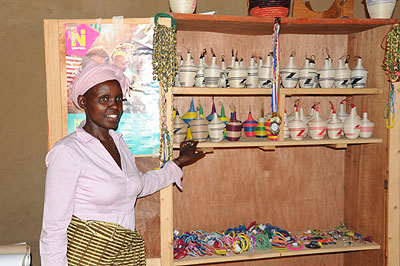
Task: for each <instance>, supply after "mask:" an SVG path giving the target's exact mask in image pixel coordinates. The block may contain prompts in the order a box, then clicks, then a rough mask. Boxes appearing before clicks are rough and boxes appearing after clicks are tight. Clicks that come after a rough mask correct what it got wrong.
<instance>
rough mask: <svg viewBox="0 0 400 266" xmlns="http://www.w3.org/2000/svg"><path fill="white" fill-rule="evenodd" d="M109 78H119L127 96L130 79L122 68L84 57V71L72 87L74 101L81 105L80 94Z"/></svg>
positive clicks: (123, 92)
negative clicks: (79, 101)
mask: <svg viewBox="0 0 400 266" xmlns="http://www.w3.org/2000/svg"><path fill="white" fill-rule="evenodd" d="M108 80H117V81H118V82H119V84H120V85H121V89H122V95H123V96H124V97H125V95H126V92H127V91H128V89H129V79H128V78H127V77H126V76H125V75H124V72H123V71H122V69H120V68H119V67H117V66H114V65H109V64H99V63H97V62H96V61H94V60H93V59H91V58H89V57H84V58H83V60H82V71H81V72H80V73H79V75H78V76H77V78H76V80H75V82H74V85H73V87H72V101H73V102H74V104H75V105H76V107H80V106H79V104H78V96H79V95H83V94H85V92H87V91H88V90H89V89H90V88H92V87H93V86H95V85H97V84H99V83H102V82H104V81H108Z"/></svg>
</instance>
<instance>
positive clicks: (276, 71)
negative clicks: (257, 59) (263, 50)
mask: <svg viewBox="0 0 400 266" xmlns="http://www.w3.org/2000/svg"><path fill="white" fill-rule="evenodd" d="M279 31H280V19H279V18H277V19H276V20H275V24H274V33H273V34H272V41H273V50H272V51H273V87H272V88H273V89H272V112H278V104H279V89H280V66H279V64H280V47H279V45H280V38H279Z"/></svg>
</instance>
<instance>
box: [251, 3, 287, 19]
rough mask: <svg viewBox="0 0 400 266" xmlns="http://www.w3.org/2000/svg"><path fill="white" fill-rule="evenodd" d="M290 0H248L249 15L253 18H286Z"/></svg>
mask: <svg viewBox="0 0 400 266" xmlns="http://www.w3.org/2000/svg"><path fill="white" fill-rule="evenodd" d="M289 8H290V0H249V14H250V16H254V17H287V16H288V14H289Z"/></svg>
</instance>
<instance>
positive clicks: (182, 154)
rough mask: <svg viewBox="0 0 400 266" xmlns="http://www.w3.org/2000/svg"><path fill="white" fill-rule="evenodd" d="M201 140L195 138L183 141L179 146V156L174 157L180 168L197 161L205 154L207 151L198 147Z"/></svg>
mask: <svg viewBox="0 0 400 266" xmlns="http://www.w3.org/2000/svg"><path fill="white" fill-rule="evenodd" d="M198 143H199V142H198V141H195V140H186V141H182V142H181V144H180V148H179V157H178V158H176V159H174V162H175V163H176V165H178V166H179V167H180V168H182V167H184V166H186V165H189V164H192V163H195V162H197V161H198V160H200V159H201V158H203V157H204V156H205V153H204V152H202V151H199V150H198V149H197V144H198Z"/></svg>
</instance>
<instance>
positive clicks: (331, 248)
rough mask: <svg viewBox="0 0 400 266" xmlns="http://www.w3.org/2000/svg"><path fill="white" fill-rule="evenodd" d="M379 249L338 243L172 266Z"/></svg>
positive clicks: (194, 260)
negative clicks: (315, 247)
mask: <svg viewBox="0 0 400 266" xmlns="http://www.w3.org/2000/svg"><path fill="white" fill-rule="evenodd" d="M373 249H380V245H379V244H377V243H375V242H372V243H357V244H354V245H352V246H344V245H343V243H341V242H338V243H337V244H336V245H328V246H323V247H322V248H320V249H307V248H305V249H302V250H288V251H286V252H277V251H274V250H272V249H269V250H266V251H263V250H255V251H251V252H245V253H243V254H239V255H238V254H231V255H228V256H217V255H213V256H205V257H189V256H188V257H186V258H183V259H181V260H175V261H174V265H199V264H208V263H220V262H232V261H244V260H257V259H267V258H280V257H289V256H301V255H316V254H326V253H338V252H350V251H362V250H373Z"/></svg>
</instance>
